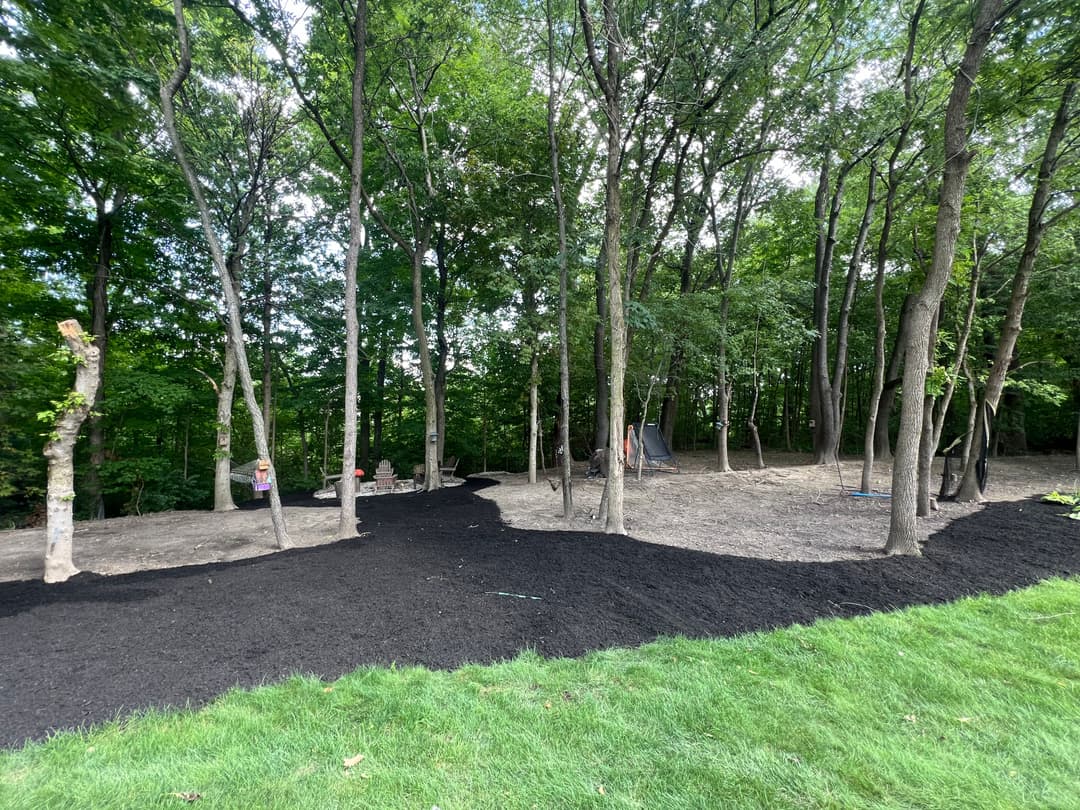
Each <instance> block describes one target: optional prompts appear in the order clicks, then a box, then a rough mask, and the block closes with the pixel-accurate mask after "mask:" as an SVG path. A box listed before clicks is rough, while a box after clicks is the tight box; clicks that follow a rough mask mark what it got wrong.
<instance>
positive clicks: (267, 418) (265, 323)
mask: <svg viewBox="0 0 1080 810" xmlns="http://www.w3.org/2000/svg"><path fill="white" fill-rule="evenodd" d="M270 237H271V225H270V221H269V217H268V218H267V223H266V232H265V234H264V239H265V243H264V244H265V245H266V246H269V244H270ZM273 294H274V282H273V277H272V276H271V274H270V261H269V256H267V255H265V253H264V255H263V268H262V313H261V314H262V318H261V322H262V324H261V325H262V335H261V336H260V337H261V340H260V341H259V342H260V343H261V344H262V409H263V422H265V423H266V425H267V427H268V428H269V426H270V424H271V420H272V419H273V408H274V383H273V362H272V354H271V349H272V347H271V344H270V338H271V334H270V332H271V325H272V324H273V302H274V299H273Z"/></svg>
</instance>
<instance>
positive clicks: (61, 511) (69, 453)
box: [44, 320, 101, 582]
mask: <svg viewBox="0 0 1080 810" xmlns="http://www.w3.org/2000/svg"><path fill="white" fill-rule="evenodd" d="M57 327H58V328H59V329H60V334H61V335H62V336H63V338H64V342H65V343H66V344H67V347H68V349H69V350H70V351H71V354H72V356H73V357H74V358H75V361H76V362H75V388H74V390H72V392H71V394H69V395H68V397H67V399H65V401H64V402H63V403H62V405H61V408H60V410H59V412H58V413H57V414H56V422H55V424H54V425H53V433H52V436H51V438H50V439H49V441H48V442H47V443H46V445H45V450H44V453H45V458H46V459H48V461H49V476H48V482H49V483H48V489H47V493H46V496H45V510H46V512H45V515H46V518H45V536H46V541H45V581H46V582H63V581H64V580H65V579H68V578H69V577H72V576H74V575H75V574H77V573H79V570H78V569H77V568H76V567H75V563H74V560H73V559H72V539H73V537H74V536H75V524H74V522H73V519H72V505H73V504H74V501H75V440H76V439H77V438H78V437H79V429H80V428H81V427H82V423H83V421H84V420H85V419H86V416H87V414H89V412H90V407H91V405H92V403H93V402H94V396H95V395H96V394H97V386H98V379H99V373H100V372H99V369H98V363H99V362H100V360H101V351H100V350H99V349H98V347H97V346H95V345H93V343H91V342H88V341H87V340H86V339H85V336H84V335H83V330H82V327H81V326H80V325H79V322H78V321H75V320H69V321H63V322H61V323H58V324H57Z"/></svg>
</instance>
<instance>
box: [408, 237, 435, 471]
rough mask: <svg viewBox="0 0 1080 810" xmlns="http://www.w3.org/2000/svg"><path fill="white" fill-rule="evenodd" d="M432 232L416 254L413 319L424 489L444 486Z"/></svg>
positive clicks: (413, 276) (422, 240)
mask: <svg viewBox="0 0 1080 810" xmlns="http://www.w3.org/2000/svg"><path fill="white" fill-rule="evenodd" d="M428 236H429V234H426V233H425V234H424V235H422V236H421V238H420V239H419V240H418V241H419V244H420V245H421V246H422V247H423V248H425V249H421V250H416V251H414V252H413V254H412V287H413V300H412V321H413V329H414V331H415V332H416V342H417V345H418V350H419V352H418V353H419V355H420V376H421V380H422V382H423V386H424V489H425V490H426V491H428V492H432V491H434V490H436V489H439V488H441V487H442V475H441V473H440V471H439V421H438V408H437V406H436V402H435V371H434V367H433V364H432V362H431V347H430V344H429V342H428V336H427V329H426V328H425V326H424V258H425V256H426V255H427V250H426V245H427V242H428V241H429V239H428Z"/></svg>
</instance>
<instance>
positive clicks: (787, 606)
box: [0, 482, 1080, 747]
mask: <svg viewBox="0 0 1080 810" xmlns="http://www.w3.org/2000/svg"><path fill="white" fill-rule="evenodd" d="M478 486H482V484H480V483H476V482H473V483H470V484H468V485H466V486H465V487H457V488H454V489H447V490H443V491H441V492H437V493H432V494H414V495H413V494H410V495H397V496H387V497H379V498H364V499H361V500H360V501H359V508H358V512H359V516H360V518H361V521H362V523H361V527H360V528H361V529H362V530H363V531H366V532H370V535H368V536H366V537H363V538H358V539H355V540H348V541H344V542H340V543H336V544H333V545H327V546H320V547H317V548H308V549H297V550H293V551H288V552H283V553H279V554H274V555H271V556H267V557H262V558H255V559H250V560H242V561H238V562H233V563H220V564H213V565H200V566H191V567H186V568H178V569H171V570H163V571H145V572H139V573H135V574H128V575H124V576H116V577H102V576H97V575H92V574H80V575H78V576H77V577H75V578H74V579H72V580H70V581H69V582H66V583H63V584H60V585H51V586H46V585H44V584H42V583H40V582H14V583H3V584H0V656H2V657H0V746H5V747H10V746H13V745H20V744H22V743H23V742H24V741H25V740H27V739H40V738H42V737H44V736H46V735H47V733H48V732H49V731H50V730H52V729H57V728H71V727H77V726H82V725H89V724H93V723H98V722H101V721H106V720H110V719H112V718H114V717H116V716H118V715H119V714H121V713H123V712H127V711H130V710H132V709H136V708H141V707H148V706H183V705H187V704H192V705H198V704H201V703H204V702H206V701H208V700H210V699H212V698H213V697H215V696H216V695H219V694H221V693H222V692H224V691H226V690H227V689H228V688H229V687H231V686H233V685H236V684H240V685H242V686H251V685H257V684H261V683H265V682H272V681H276V680H278V679H281V678H284V677H286V676H288V675H290V674H292V673H296V672H309V673H316V674H318V675H320V676H322V677H324V678H328V679H329V678H335V677H337V676H339V675H341V674H343V673H345V672H348V671H350V670H352V669H354V668H356V667H357V666H359V665H361V664H390V663H391V662H397V663H398V664H424V665H426V666H429V667H439V668H450V667H455V666H457V665H459V664H462V663H466V662H475V663H483V662H491V661H496V660H499V659H504V658H510V657H513V656H514V655H515V653H517V652H518V651H519V650H522V649H525V648H532V649H535V650H536V651H538V652H539V653H541V654H542V655H545V656H577V655H581V654H582V653H584V652H586V651H588V650H595V649H600V648H605V647H612V646H630V645H638V644H641V643H643V642H647V641H650V640H652V639H655V638H656V637H658V636H666V635H677V634H681V635H685V636H689V637H708V636H730V635H734V634H738V633H745V632H747V631H752V630H761V629H765V628H772V627H778V626H783V625H788V624H792V623H795V622H800V623H809V622H812V621H814V620H815V619H818V618H821V617H829V616H849V615H853V614H858V613H866V612H869V611H878V610H890V609H894V608H899V607H903V606H905V605H911V604H916V603H934V602H944V601H948V600H952V599H955V598H957V597H959V596H962V595H965V594H973V593H978V592H990V593H1002V592H1004V591H1006V590H1009V589H1012V588H1017V587H1021V586H1025V585H1029V584H1031V583H1034V582H1037V581H1039V580H1042V579H1046V578H1048V577H1051V576H1058V575H1073V574H1078V573H1080V524H1078V523H1076V522H1073V521H1069V520H1064V519H1062V518H1060V517H1058V516H1057V513H1058V512H1060V511H1061V510H1060V509H1059V508H1055V507H1050V506H1044V505H1041V504H1038V503H1034V502H1027V503H999V504H992V505H990V506H987V507H985V508H984V509H981V510H980V511H978V512H977V513H975V514H973V515H971V516H970V517H966V518H962V519H960V520H957V521H955V522H954V523H953V524H952V525H951V526H950V527H949V528H948V529H947V530H945V531H943V532H941V533H940V534H937V535H935V536H934V537H933V538H931V540H930V542H929V543H928V544H927V546H926V549H925V555H924V556H923V557H921V558H884V557H883V558H881V559H875V560H868V561H861V562H841V563H791V562H774V561H770V560H759V559H749V558H742V557H731V556H720V555H710V554H704V553H700V552H696V551H687V550H684V549H679V548H672V547H668V546H658V545H651V544H648V543H642V542H638V541H636V540H630V539H627V538H621V537H611V536H606V535H602V534H584V533H570V532H567V533H556V532H530V531H523V530H519V529H515V528H513V527H512V526H508V525H506V524H504V523H502V522H501V520H500V518H499V513H498V509H497V507H496V506H495V505H494V504H493V503H491V502H490V501H487V500H484V499H482V498H479V497H478V496H477V495H476V494H475V493H474V490H475V489H476V488H477V487H478ZM336 503H337V502H336V501H329V502H326V501H314V500H313V501H311V505H313V506H314V505H322V506H327V507H329V508H334V507H336ZM879 540H881V538H867V542H868V543H876V542H879ZM505 594H517V595H518V596H510V595H505ZM520 596H528V597H539V598H538V599H531V598H519V597H520Z"/></svg>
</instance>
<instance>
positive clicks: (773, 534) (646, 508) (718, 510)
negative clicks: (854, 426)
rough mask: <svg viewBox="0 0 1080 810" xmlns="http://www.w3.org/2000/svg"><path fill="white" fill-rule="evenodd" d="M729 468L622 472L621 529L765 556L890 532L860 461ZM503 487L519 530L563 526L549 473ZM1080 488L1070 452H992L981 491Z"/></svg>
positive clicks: (953, 514)
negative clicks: (995, 455)
mask: <svg viewBox="0 0 1080 810" xmlns="http://www.w3.org/2000/svg"><path fill="white" fill-rule="evenodd" d="M730 463H731V466H732V467H733V468H734V470H735V471H734V472H731V473H725V474H720V473H717V472H715V470H716V456H715V453H711V452H710V453H703V452H699V453H683V454H680V455H679V464H680V472H679V473H678V474H670V473H651V474H650V473H643V475H642V477H641V480H640V481H639V480H637V476H636V472H635V473H633V474H630V473H628V474H627V477H626V492H625V497H624V513H625V521H626V530H627V532H628V533H629V534H630V535H631V536H632V537H635V538H637V539H639V540H645V541H647V542H649V543H661V544H663V545H670V546H679V547H681V548H689V549H695V550H697V551H705V552H709V553H713V554H735V555H738V556H743V557H757V558H761V559H767V560H791V561H802V562H832V561H838V560H859V559H869V558H873V557H877V556H880V554H881V550H882V548H883V547H884V545H885V539H886V536H887V535H888V531H889V504H890V502H889V499H888V498H878V497H875V498H866V497H855V496H852V495H851V494H850V493H851V492H852V491H854V490H857V489H858V485H859V482H860V480H861V477H862V460H861V459H851V460H845V461H842V462H841V463H840V464H839V469H838V468H837V466H828V467H819V466H815V465H813V464H811V463H810V458H809V456H807V455H804V454H796V453H769V454H766V456H765V464H766V466H765V469H757V467H756V459H755V458H754V457H753V455H752V454H751V453H734V454H732V456H731V459H730ZM943 464H944V460H943V459H941V458H939V459H937V462H936V463H935V465H934V479H933V483H934V487H933V491H934V492H935V493H936V491H937V488H938V487H939V486H940V484H941V473H942V467H943ZM584 472H585V466H583V465H582V466H580V469H575V477H574V481H573V487H574V520H573V521H572V523H571V525H570V526H569V527H568V528H570V529H571V530H575V531H600V530H602V527H600V525H599V521H598V520H596V519H595V515H596V512H597V510H598V508H599V505H600V496H601V494H602V493H603V489H604V481H603V479H602V478H601V479H592V480H588V479H585V478H584ZM874 472H875V475H874V491H875V492H877V493H881V492H888V491H889V486H890V483H891V476H892V466H891V464H889V463H879V464H876V465H875V468H874ZM488 475H489V476H490V477H492V478H495V479H496V480H498V481H500V482H501V483H502V486H499V487H492V488H489V489H485V490H482V491H481V492H480V493H479V494H480V495H481V496H482V497H487V498H491V499H492V500H493V501H495V503H496V504H498V506H499V509H500V511H501V512H502V516H503V520H505V521H506V522H508V523H512V524H513V525H514V526H516V527H518V528H522V529H546V530H562V529H564V528H567V527H566V526H565V524H564V523H563V521H562V492H561V491H557V490H556V491H553V489H552V487H551V485H550V483H549V480H550V481H555V480H557V478H558V471H556V470H548V472H547V475H545V476H541V480H540V483H537V484H532V485H530V484H529V483H528V478H527V476H525V475H507V474H499V473H496V474H490V473H489V474H488ZM1054 489H1058V490H1068V491H1075V490H1077V489H1080V472H1077V471H1076V469H1075V464H1074V459H1073V457H1072V456H1068V455H1039V456H1021V457H1011V458H1000V459H992V460H991V461H990V482H989V486H988V488H987V492H986V498H987V500H988V501H990V502H1001V501H1019V500H1023V499H1025V498H1030V497H1035V496H1042V495H1045V494H1046V493H1047V492H1050V491H1051V490H1054ZM937 506H938V510H937V511H936V512H934V514H932V515H931V516H930V517H928V518H924V519H922V526H923V530H924V532H925V534H927V535H929V534H933V533H934V532H936V531H939V530H940V529H942V528H943V527H945V526H947V525H948V524H949V523H950V522H952V521H953V520H955V519H956V518H958V517H962V516H964V515H969V514H971V513H972V512H974V511H975V510H977V509H979V508H980V507H979V506H978V505H976V504H961V503H955V502H948V501H945V502H942V503H940V504H937Z"/></svg>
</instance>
